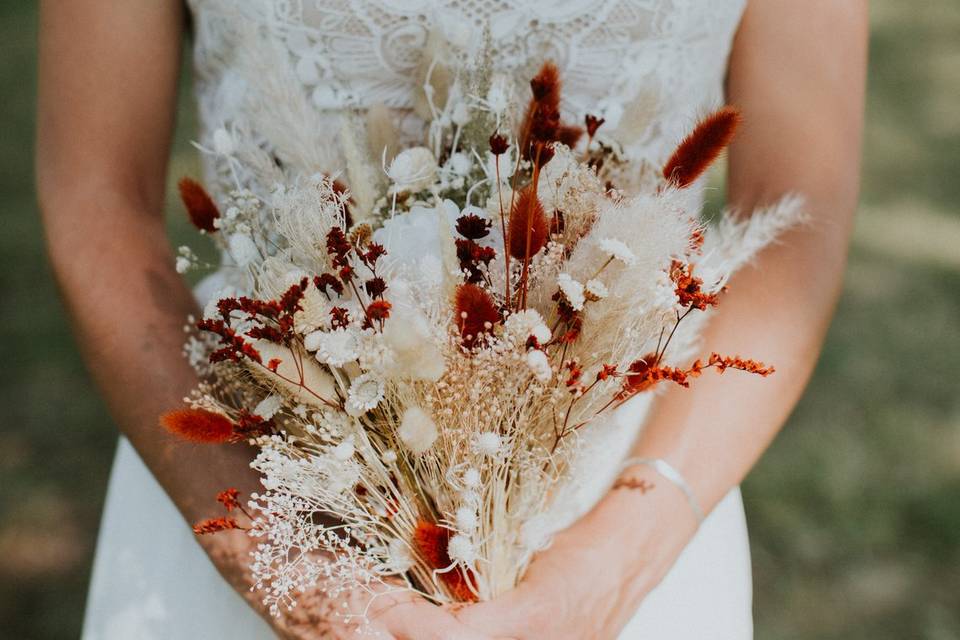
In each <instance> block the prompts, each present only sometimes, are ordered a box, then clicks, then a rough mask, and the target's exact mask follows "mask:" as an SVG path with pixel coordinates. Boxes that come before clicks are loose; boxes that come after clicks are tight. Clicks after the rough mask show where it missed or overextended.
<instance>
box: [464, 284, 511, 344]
mask: <svg viewBox="0 0 960 640" xmlns="http://www.w3.org/2000/svg"><path fill="white" fill-rule="evenodd" d="M454 313H456V320H457V326H458V327H460V337H461V338H463V344H464V346H466V347H472V346H473V345H474V344H476V342H477V340H478V338H479V337H480V336H481V335H482V334H484V333H489V332H490V329H491V327H493V325H495V324H496V323H497V322H499V320H500V311H499V310H498V309H497V305H496V304H495V303H494V301H493V298H491V297H490V294H489V293H487V292H486V291H485V290H483V289H482V288H480V287H478V286H477V285H475V284H470V283H466V284H461V285H460V286H459V287H457V293H456V296H455V298H454Z"/></svg>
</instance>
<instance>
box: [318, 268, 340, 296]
mask: <svg viewBox="0 0 960 640" xmlns="http://www.w3.org/2000/svg"><path fill="white" fill-rule="evenodd" d="M313 285H314V286H315V287H316V288H317V289H320V291H322V292H323V294H324V295H325V296H327V298H330V293H329V292H328V291H327V289H328V288H329V289H330V290H332V291H333V292H334V293H336V294H337V295H338V296H339V295H342V294H343V283H342V282H340V281H339V280H338V279H337V277H336V276H335V275H333V274H332V273H324V274H321V275H319V276H315V277H314V278H313Z"/></svg>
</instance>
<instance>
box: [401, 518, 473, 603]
mask: <svg viewBox="0 0 960 640" xmlns="http://www.w3.org/2000/svg"><path fill="white" fill-rule="evenodd" d="M449 543H450V530H449V529H444V528H443V527H441V526H439V525H436V524H433V523H432V522H427V521H426V520H420V521H419V522H418V523H417V528H416V529H415V530H414V532H413V545H414V547H415V548H416V550H417V551H418V552H419V553H420V555H421V556H423V559H424V560H426V562H427V564H428V565H429V566H430V567H431V568H433V569H447V568H448V567H450V565H452V564H453V561H452V560H451V559H450V554H449V553H448V552H447V545H448V544H449ZM438 577H439V578H440V581H441V582H443V584H444V586H446V588H447V589H448V590H449V591H450V595H452V596H453V597H454V598H455V599H456V600H457V601H459V602H476V601H477V596H476V595H474V593H473V591H471V590H470V586H469V584H468V583H467V576H465V575H464V573H463V571H462V570H461V569H460V568H459V567H457V568H455V569H452V570H450V571H445V572H444V573H441V574H438Z"/></svg>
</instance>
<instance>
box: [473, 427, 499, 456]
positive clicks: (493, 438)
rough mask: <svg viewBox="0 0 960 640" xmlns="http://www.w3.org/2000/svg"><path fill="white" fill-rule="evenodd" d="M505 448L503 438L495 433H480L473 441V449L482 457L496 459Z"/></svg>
mask: <svg viewBox="0 0 960 640" xmlns="http://www.w3.org/2000/svg"><path fill="white" fill-rule="evenodd" d="M502 447H503V438H501V437H500V434H498V433H495V432H493V431H484V432H483V433H478V434H477V436H476V438H475V439H474V441H473V449H474V451H476V452H477V453H479V454H480V455H484V456H489V457H491V458H493V457H495V456H496V455H497V454H498V453H500V449H501V448H502Z"/></svg>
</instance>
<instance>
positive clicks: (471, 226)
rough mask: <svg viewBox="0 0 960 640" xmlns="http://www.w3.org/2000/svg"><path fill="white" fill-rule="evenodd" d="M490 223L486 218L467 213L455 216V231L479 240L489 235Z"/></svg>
mask: <svg viewBox="0 0 960 640" xmlns="http://www.w3.org/2000/svg"><path fill="white" fill-rule="evenodd" d="M491 224H492V223H491V222H490V221H489V220H487V219H486V218H481V217H480V216H478V215H476V214H473V213H468V214H467V215H464V216H460V217H459V218H457V233H459V234H460V235H462V236H463V237H464V238H468V239H469V240H479V239H480V238H485V237H487V236H488V235H490V225H491Z"/></svg>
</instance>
